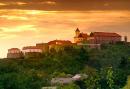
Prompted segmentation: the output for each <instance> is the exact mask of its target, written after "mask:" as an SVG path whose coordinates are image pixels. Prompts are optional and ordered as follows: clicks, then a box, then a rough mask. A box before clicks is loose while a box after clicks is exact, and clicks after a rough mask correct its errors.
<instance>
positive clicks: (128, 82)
mask: <svg viewBox="0 0 130 89" xmlns="http://www.w3.org/2000/svg"><path fill="white" fill-rule="evenodd" d="M123 89H130V76H129V77H128V81H127V85H126V86H125V87H124V88H123Z"/></svg>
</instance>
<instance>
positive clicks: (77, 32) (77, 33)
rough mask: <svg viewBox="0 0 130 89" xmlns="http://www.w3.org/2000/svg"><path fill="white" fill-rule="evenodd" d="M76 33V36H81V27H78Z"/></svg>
mask: <svg viewBox="0 0 130 89" xmlns="http://www.w3.org/2000/svg"><path fill="white" fill-rule="evenodd" d="M75 34H76V37H78V36H79V34H80V30H79V28H77V29H76V31H75Z"/></svg>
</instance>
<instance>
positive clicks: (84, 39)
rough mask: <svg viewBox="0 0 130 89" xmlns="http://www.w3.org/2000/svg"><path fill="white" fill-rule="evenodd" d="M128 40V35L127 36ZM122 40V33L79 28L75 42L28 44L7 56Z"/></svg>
mask: <svg viewBox="0 0 130 89" xmlns="http://www.w3.org/2000/svg"><path fill="white" fill-rule="evenodd" d="M125 40H127V37H125ZM120 41H121V35H119V34H117V33H109V32H91V33H90V34H89V35H88V34H87V33H81V32H80V30H79V29H78V28H77V29H76V31H75V37H74V43H72V42H71V41H69V40H53V41H50V42H48V43H38V44H36V45H35V46H26V47H23V48H22V51H21V50H20V49H18V48H11V49H9V50H8V54H7V58H23V57H37V56H39V55H40V54H42V53H45V52H49V51H50V50H51V49H52V48H54V49H56V50H57V51H58V50H60V49H62V48H63V47H64V46H72V47H73V46H79V47H80V46H81V47H82V46H87V47H89V48H100V45H101V44H108V43H113V44H114V43H116V42H120Z"/></svg>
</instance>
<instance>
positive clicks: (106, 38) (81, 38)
mask: <svg viewBox="0 0 130 89" xmlns="http://www.w3.org/2000/svg"><path fill="white" fill-rule="evenodd" d="M75 34H76V35H75V37H74V42H75V43H82V42H87V43H88V44H104V43H116V42H119V41H121V35H119V34H117V33H109V32H91V33H90V35H88V34H87V33H80V30H79V29H78V28H77V29H76V31H75Z"/></svg>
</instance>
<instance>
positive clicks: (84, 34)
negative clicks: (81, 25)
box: [78, 33, 88, 38]
mask: <svg viewBox="0 0 130 89" xmlns="http://www.w3.org/2000/svg"><path fill="white" fill-rule="evenodd" d="M78 37H83V38H87V37H88V34H87V33H80V34H79V36H78Z"/></svg>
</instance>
